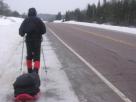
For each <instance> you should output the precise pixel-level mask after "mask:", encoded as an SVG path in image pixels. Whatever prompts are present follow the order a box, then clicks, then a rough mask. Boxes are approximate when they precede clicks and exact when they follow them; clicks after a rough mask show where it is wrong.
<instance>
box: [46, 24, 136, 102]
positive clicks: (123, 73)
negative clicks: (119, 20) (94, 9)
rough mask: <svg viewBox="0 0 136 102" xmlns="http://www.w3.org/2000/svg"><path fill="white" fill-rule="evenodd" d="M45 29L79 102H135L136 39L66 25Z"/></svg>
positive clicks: (94, 29) (119, 34) (99, 30)
mask: <svg viewBox="0 0 136 102" xmlns="http://www.w3.org/2000/svg"><path fill="white" fill-rule="evenodd" d="M46 26H47V37H48V38H49V39H50V41H51V42H52V46H54V47H55V52H56V53H57V55H58V57H59V60H60V61H61V63H62V65H63V70H64V71H65V72H66V74H67V76H68V78H69V80H70V82H71V84H72V87H73V89H74V91H75V93H76V95H77V96H78V98H79V100H80V102H136V96H135V95H136V35H132V34H127V33H122V32H118V31H111V30H104V29H98V28H92V27H85V26H78V25H72V24H63V23H46ZM58 39H59V40H58ZM60 39H61V41H60ZM62 43H65V46H64V45H63V44H62ZM66 46H67V47H68V48H67V47H66ZM68 49H70V50H72V51H73V53H71V51H70V50H68Z"/></svg>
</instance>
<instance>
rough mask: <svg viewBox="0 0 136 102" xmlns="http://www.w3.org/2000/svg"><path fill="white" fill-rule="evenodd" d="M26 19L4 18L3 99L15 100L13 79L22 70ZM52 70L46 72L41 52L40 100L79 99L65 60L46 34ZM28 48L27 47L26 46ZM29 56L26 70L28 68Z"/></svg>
mask: <svg viewBox="0 0 136 102" xmlns="http://www.w3.org/2000/svg"><path fill="white" fill-rule="evenodd" d="M20 22H22V19H18V18H17V19H16V18H0V36H1V37H0V58H1V60H0V87H1V91H0V101H1V102H13V97H14V93H13V92H14V90H13V85H12V84H13V82H14V81H15V79H16V77H17V76H19V75H20V74H21V71H20V61H21V51H22V42H23V41H22V38H21V37H20V36H19V34H18V29H19V26H20ZM42 47H43V50H44V56H45V59H46V60H45V61H46V67H47V68H48V74H47V75H46V73H45V72H44V69H43V67H44V64H43V59H42V56H41V61H42V65H41V69H40V72H39V74H40V78H41V87H40V89H41V95H40V97H39V99H38V100H37V102H45V101H46V102H78V98H77V96H76V95H75V93H74V91H73V90H72V87H71V84H70V82H69V80H68V78H67V76H66V74H65V72H64V71H63V70H62V69H61V67H62V66H61V64H60V62H59V60H58V58H57V56H56V54H55V52H54V51H53V48H52V47H51V46H50V42H49V40H48V39H47V38H46V36H44V41H43V43H42ZM24 52H26V49H25V50H24ZM25 56H26V54H24V60H23V71H25V72H26V65H25Z"/></svg>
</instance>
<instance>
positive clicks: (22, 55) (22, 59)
mask: <svg viewBox="0 0 136 102" xmlns="http://www.w3.org/2000/svg"><path fill="white" fill-rule="evenodd" d="M24 43H25V36H24V37H23V45H22V56H21V68H20V71H22V69H23V56H24Z"/></svg>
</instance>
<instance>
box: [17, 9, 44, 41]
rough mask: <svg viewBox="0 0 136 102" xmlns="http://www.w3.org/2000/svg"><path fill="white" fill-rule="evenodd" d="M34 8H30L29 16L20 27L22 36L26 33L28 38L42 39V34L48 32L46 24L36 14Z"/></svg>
mask: <svg viewBox="0 0 136 102" xmlns="http://www.w3.org/2000/svg"><path fill="white" fill-rule="evenodd" d="M36 14H37V13H36V10H35V9H34V8H31V9H29V12H28V17H27V18H26V19H25V20H24V21H23V23H22V24H21V26H20V28H19V34H20V36H24V35H25V34H26V40H27V41H29V40H35V39H36V40H41V39H42V35H43V34H44V33H46V27H45V24H44V23H43V22H42V20H41V19H40V18H38V17H37V16H36Z"/></svg>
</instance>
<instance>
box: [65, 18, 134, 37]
mask: <svg viewBox="0 0 136 102" xmlns="http://www.w3.org/2000/svg"><path fill="white" fill-rule="evenodd" d="M64 23H67V24H76V25H83V26H89V27H96V28H101V29H108V30H115V31H119V32H124V33H131V34H136V28H130V27H121V26H112V25H106V24H95V23H86V22H76V21H66V22H64Z"/></svg>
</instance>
